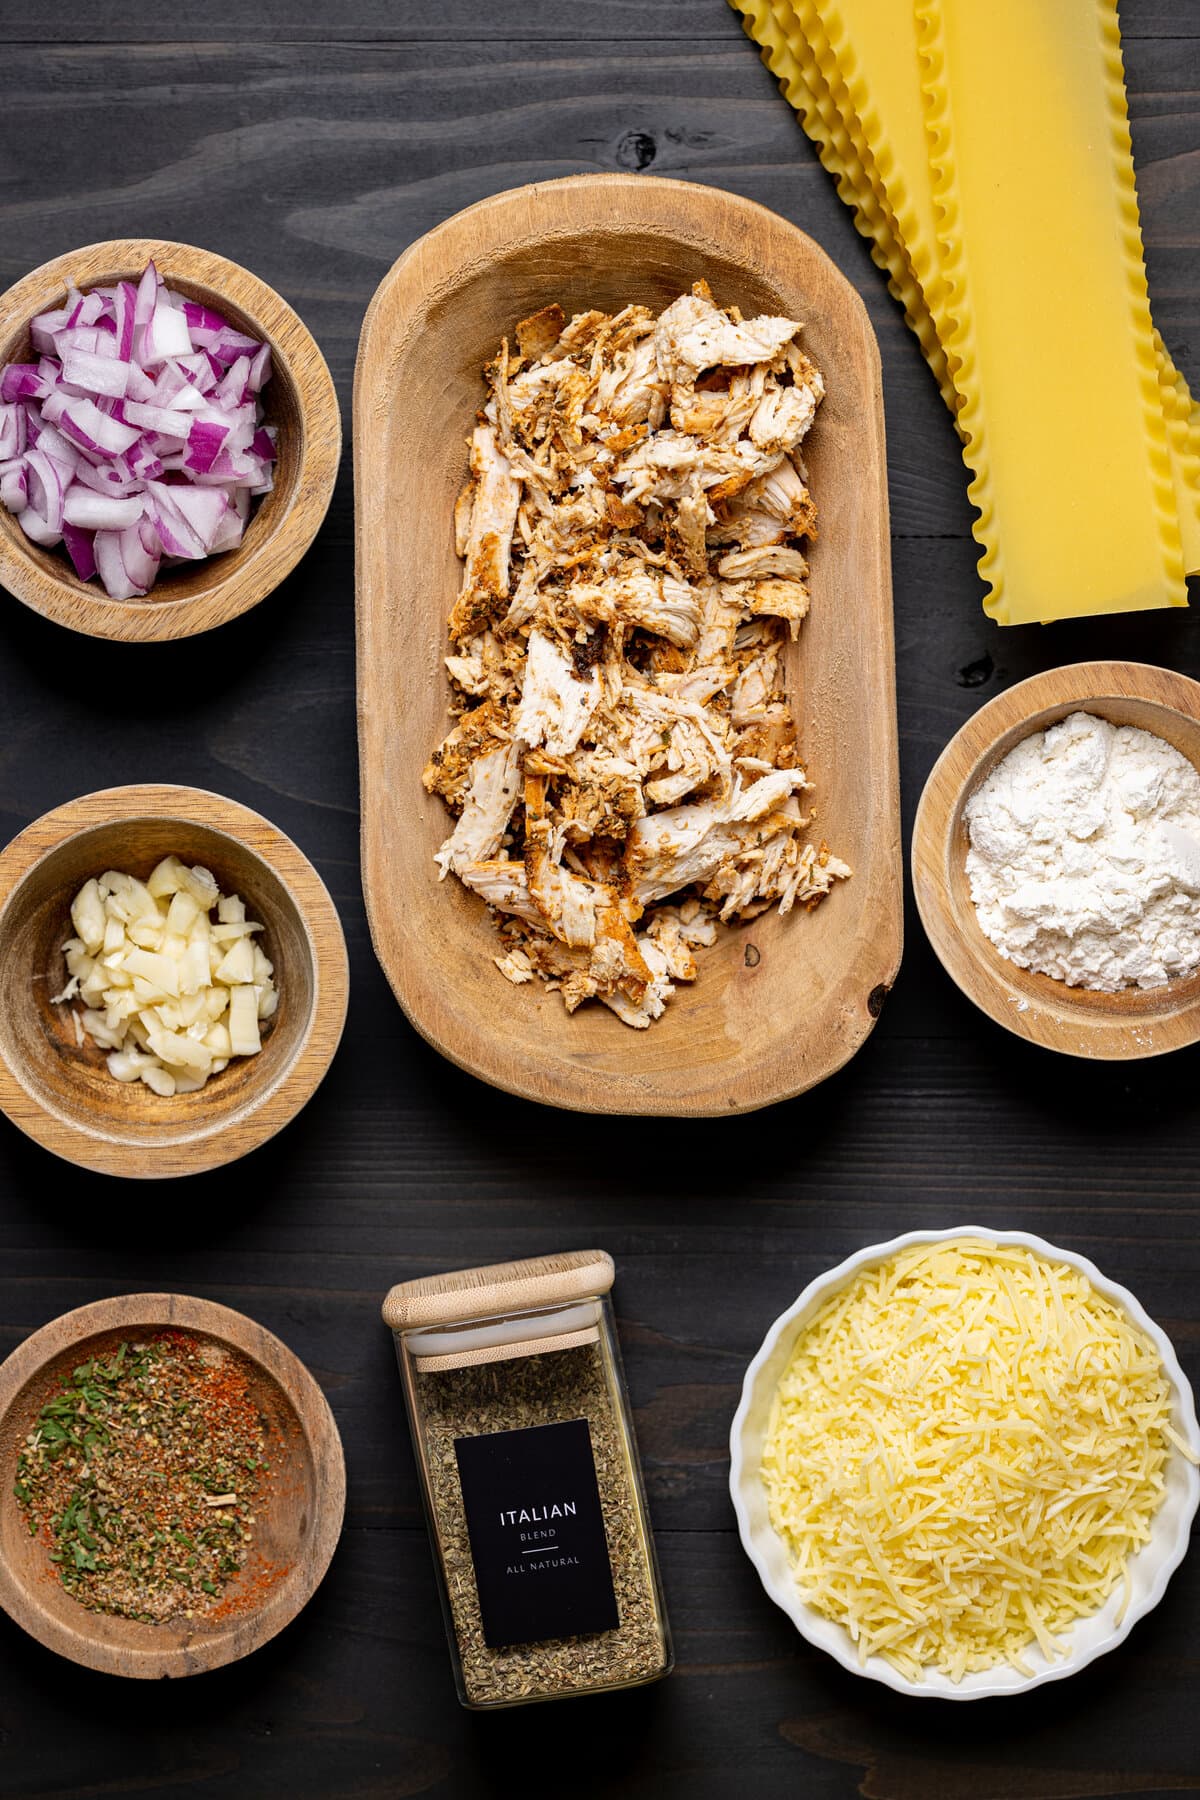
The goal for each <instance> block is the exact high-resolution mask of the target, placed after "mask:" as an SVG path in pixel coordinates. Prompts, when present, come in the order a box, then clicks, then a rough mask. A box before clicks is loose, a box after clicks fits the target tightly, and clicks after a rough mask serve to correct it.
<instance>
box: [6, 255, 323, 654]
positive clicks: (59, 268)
mask: <svg viewBox="0 0 1200 1800" xmlns="http://www.w3.org/2000/svg"><path fill="white" fill-rule="evenodd" d="M150 261H153V262H155V263H157V264H158V265H159V270H160V273H162V274H164V275H165V277H166V279H167V280H168V281H170V280H171V279H172V273H173V274H174V276H175V277H176V278H177V279H179V280H181V281H183V282H185V283H186V282H190V283H192V284H194V285H196V286H200V287H205V288H208V289H210V290H211V293H212V296H213V300H214V304H216V305H217V306H219V305H220V303H221V301H222V299H224V300H226V301H227V302H228V303H229V304H231V305H233V306H235V307H237V308H238V310H239V311H240V312H242V313H244V314H246V315H247V317H248V318H250V320H251V321H252V322H253V324H254V326H255V328H256V330H257V332H258V334H259V335H260V336H261V337H262V338H263V339H265V340H267V341H268V342H269V343H270V345H271V355H272V358H273V359H275V360H277V361H278V363H279V364H280V365H281V366H282V367H283V368H284V369H286V371H287V375H288V378H289V380H290V381H291V383H292V385H293V386H294V388H295V390H296V396H297V401H298V407H299V416H300V445H299V454H298V458H297V470H296V479H295V483H294V487H293V492H292V494H291V497H290V499H289V502H288V504H287V506H286V507H285V508H284V510H283V511H281V512H280V513H279V515H278V517H277V518H275V519H274V520H273V522H272V527H271V530H270V531H269V533H268V534H267V535H266V536H265V537H263V539H262V540H261V542H259V543H257V544H255V545H254V547H253V549H252V550H251V551H250V553H249V554H248V555H247V557H246V558H245V560H244V561H243V562H242V563H241V564H240V565H239V566H238V567H237V568H236V569H234V570H233V571H232V572H230V573H225V574H222V573H221V572H220V571H221V563H222V559H221V558H220V557H217V558H215V559H209V560H211V561H212V563H213V571H214V573H213V579H212V580H211V581H210V582H209V583H208V585H207V586H206V587H204V588H201V589H200V590H199V591H198V592H196V593H193V594H188V595H186V596H184V597H182V598H180V599H176V600H153V599H151V598H150V597H147V598H146V599H145V600H139V601H130V600H112V599H110V598H109V597H108V595H107V594H106V593H105V592H104V589H103V588H102V587H100V586H98V585H97V583H96V582H94V581H80V580H79V578H78V577H77V576H76V575H75V573H74V572H73V570H71V568H70V566H69V564H67V563H65V562H64V564H63V572H62V575H61V576H55V575H50V574H48V573H47V572H46V571H45V570H44V569H43V568H42V567H41V566H40V564H39V563H37V562H36V561H35V560H34V558H33V556H32V555H31V554H30V552H29V549H28V547H27V545H26V543H25V540H24V538H23V535H22V533H21V531H20V528H19V527H16V528H15V530H13V531H11V532H10V531H8V530H5V531H0V584H3V586H4V587H5V588H7V589H8V591H9V593H11V594H13V595H14V596H15V597H16V598H17V599H18V600H21V601H23V602H24V604H25V605H26V606H29V607H32V609H33V610H34V612H38V613H41V614H42V616H43V617H44V618H47V619H53V620H55V622H56V623H57V624H59V625H65V626H66V627H67V629H68V630H69V631H77V632H79V633H80V634H81V635H82V636H85V637H98V638H118V639H121V640H123V641H124V642H127V643H148V642H154V643H161V642H164V641H167V640H172V639H176V638H186V637H194V636H195V635H196V634H197V633H199V632H204V631H211V630H212V629H213V628H214V627H215V626H218V625H224V624H227V623H228V621H229V620H230V619H236V618H238V617H240V616H241V614H242V613H244V612H249V610H250V609H251V607H254V606H257V605H258V603H259V602H260V601H261V600H265V599H266V597H267V595H268V594H269V593H271V592H272V591H273V590H274V589H275V588H276V587H277V586H278V585H279V583H280V582H281V581H282V580H283V579H284V578H285V576H287V575H288V574H290V572H291V571H292V569H294V568H295V566H296V564H297V563H298V562H299V560H300V558H301V557H302V556H303V555H304V553H305V551H306V550H307V549H308V547H309V545H310V544H311V543H312V541H313V538H314V537H315V536H316V534H317V531H318V529H319V528H320V525H321V521H322V520H323V518H324V517H325V514H326V512H327V511H328V508H329V503H330V501H331V499H332V498H333V489H334V483H335V482H336V480H337V472H338V465H339V462H340V460H341V448H342V421H341V413H340V411H339V408H338V401H337V393H336V390H335V389H334V385H333V377H332V376H331V375H330V373H329V368H328V365H327V364H326V361H325V358H324V357H323V356H322V354H321V351H320V349H319V348H318V346H317V343H316V340H315V339H314V337H313V336H312V333H311V332H310V331H309V329H308V327H307V326H306V325H305V324H304V321H303V320H302V319H301V318H300V315H299V314H298V313H297V312H296V311H295V310H294V308H292V307H291V306H289V305H288V302H287V301H286V300H285V299H284V298H283V296H282V295H281V294H277V293H276V292H275V289H274V288H272V287H269V286H268V285H267V283H266V282H265V281H263V280H261V279H260V277H259V276H257V275H255V274H253V273H252V272H251V271H250V270H249V269H246V268H243V267H242V265H241V264H240V263H235V262H231V261H230V259H229V258H228V257H225V256H221V255H219V254H218V253H217V252H216V251H215V250H204V249H201V248H199V247H198V246H197V245H195V244H183V243H178V242H176V241H175V240H174V239H171V238H108V239H104V240H102V241H101V242H99V243H95V244H84V245H82V246H81V247H80V248H79V249H78V250H70V251H67V252H66V253H65V254H64V255H62V256H55V257H52V258H51V259H50V261H49V262H44V263H42V264H40V265H39V267H37V268H36V269H31V270H30V272H29V274H27V275H23V276H22V277H21V279H20V280H19V281H17V282H15V283H14V284H13V286H12V287H10V288H9V289H8V290H7V291H6V292H5V293H3V294H0V345H2V344H3V343H5V342H6V341H7V340H8V338H9V336H10V334H11V333H12V332H13V331H14V330H15V329H23V328H24V327H25V326H27V325H28V323H29V321H30V319H32V318H33V317H34V316H35V315H36V314H37V313H39V312H42V311H44V310H45V309H46V307H47V306H49V305H50V304H52V302H53V298H54V296H55V294H57V293H58V292H60V291H61V290H62V289H63V288H64V287H65V285H66V283H67V281H68V279H70V280H73V281H74V282H75V284H76V286H77V287H79V288H81V289H86V288H89V287H93V286H95V285H96V284H97V282H102V281H103V280H104V279H105V278H108V279H112V278H113V277H114V276H115V275H126V274H133V275H140V274H141V272H142V270H143V269H144V268H145V266H146V264H147V262H150ZM196 566H197V567H203V566H204V565H203V564H197V565H196ZM153 592H154V590H153V589H151V594H153Z"/></svg>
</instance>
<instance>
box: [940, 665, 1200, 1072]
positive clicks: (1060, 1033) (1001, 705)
mask: <svg viewBox="0 0 1200 1800" xmlns="http://www.w3.org/2000/svg"><path fill="white" fill-rule="evenodd" d="M1073 712H1089V713H1095V714H1097V715H1098V716H1099V717H1100V718H1104V719H1110V720H1111V721H1112V723H1113V724H1114V725H1137V726H1140V727H1141V729H1142V730H1143V731H1150V732H1153V733H1154V735H1155V736H1156V737H1160V738H1165V739H1166V741H1167V743H1169V744H1174V746H1175V748H1176V749H1177V750H1178V751H1180V752H1181V753H1182V754H1183V755H1184V756H1186V757H1187V759H1188V761H1189V762H1192V763H1195V764H1196V766H1197V767H1198V768H1200V683H1197V682H1194V681H1189V680H1188V678H1187V677H1186V676H1185V675H1176V674H1174V673H1173V672H1172V671H1171V670H1169V669H1156V668H1152V667H1151V666H1150V665H1148V664H1146V663H1132V662H1092V663H1076V664H1074V665H1073V666H1072V667H1069V668H1065V669H1050V670H1048V671H1047V673H1046V674H1044V675H1033V676H1031V677H1030V678H1029V680H1028V681H1021V682H1018V683H1017V685H1016V686H1015V687H1012V688H1009V689H1008V690H1007V691H1006V692H1005V693H1003V694H998V695H997V696H996V698H995V699H994V700H990V701H989V702H988V704H987V705H986V706H983V707H981V708H980V710H979V711H978V712H977V713H976V714H975V716H974V717H973V718H971V719H968V721H967V723H966V724H965V725H964V726H963V728H962V730H961V731H959V732H958V733H957V734H956V735H955V736H954V737H952V738H951V740H950V742H949V743H948V744H947V746H946V748H945V749H944V750H943V751H942V754H941V756H940V757H939V758H938V760H937V762H936V763H935V764H934V767H933V771H932V773H931V774H930V777H929V780H928V781H927V782H926V784H925V791H924V793H923V794H922V796H921V803H920V806H919V807H918V808H917V819H916V824H915V826H914V829H913V845H912V877H913V889H914V892H915V894H916V900H917V910H918V911H919V913H920V915H921V923H922V924H923V925H924V927H925V930H926V933H927V934H928V937H929V941H930V943H931V944H932V945H933V948H934V950H935V951H936V952H937V955H938V957H939V958H940V960H941V963H942V966H943V968H944V969H945V970H946V972H947V973H948V974H949V975H950V976H951V977H952V979H953V980H954V981H956V982H957V983H958V986H959V987H960V988H961V989H962V991H963V993H964V994H965V995H966V996H967V998H968V1000H973V1001H974V1002H975V1004H976V1006H978V1007H981V1008H982V1009H983V1011H984V1012H985V1013H987V1014H988V1016H989V1018H992V1019H995V1020H996V1022H997V1024H999V1025H1003V1026H1004V1027H1005V1029H1006V1030H1008V1031H1012V1032H1015V1033H1016V1035H1017V1036H1018V1037H1023V1038H1028V1039H1029V1041H1030V1042H1031V1043H1034V1044H1042V1045H1043V1046H1044V1047H1045V1048H1046V1049H1047V1050H1061V1051H1063V1052H1065V1054H1066V1055H1068V1056H1092V1057H1098V1058H1102V1059H1105V1060H1109V1061H1115V1060H1119V1059H1125V1058H1128V1059H1130V1060H1132V1059H1134V1058H1136V1057H1143V1056H1162V1055H1163V1054H1164V1053H1165V1052H1166V1051H1168V1050H1178V1049H1179V1048H1180V1047H1181V1045H1184V1044H1194V1043H1195V1042H1196V1041H1197V1039H1198V1038H1200V973H1198V974H1196V975H1192V976H1189V977H1188V978H1187V979H1186V980H1183V981H1170V982H1167V983H1166V985H1165V986H1163V987H1157V988H1125V989H1123V990H1122V991H1121V992H1120V993H1117V994H1101V993H1097V992H1095V991H1094V990H1092V989H1090V988H1075V987H1068V986H1067V985H1066V983H1065V982H1062V981H1056V980H1054V979H1053V978H1052V977H1051V976H1049V975H1036V974H1033V973H1032V972H1031V971H1030V970H1028V969H1021V968H1018V967H1017V965H1016V963H1014V962H1010V961H1009V960H1008V959H1007V957H1004V956H1001V954H1000V952H999V950H997V948H996V946H995V945H994V944H993V943H992V942H991V940H990V939H989V938H987V937H985V936H984V934H983V931H982V929H981V927H980V924H979V920H978V918H977V917H976V913H975V906H974V902H973V901H972V899H971V893H970V889H969V887H968V884H967V872H966V856H967V850H968V848H969V840H968V836H967V827H966V823H965V820H964V818H963V809H964V808H965V806H966V803H967V801H968V800H969V798H970V797H971V795H972V794H973V793H974V792H975V790H976V788H978V786H979V784H980V783H981V782H982V781H984V780H985V779H986V777H987V776H988V775H989V774H990V773H991V771H992V770H993V769H994V768H995V766H996V764H997V763H998V762H1000V761H1001V760H1002V759H1003V758H1004V757H1006V756H1007V755H1008V753H1009V751H1010V750H1012V749H1014V748H1015V746H1016V745H1017V744H1019V743H1020V742H1021V741H1022V739H1024V738H1027V737H1032V736H1033V734H1034V733H1035V732H1038V731H1045V730H1046V728H1047V727H1048V726H1050V725H1056V724H1057V723H1058V722H1059V720H1060V719H1065V718H1066V717H1067V715H1068V713H1073Z"/></svg>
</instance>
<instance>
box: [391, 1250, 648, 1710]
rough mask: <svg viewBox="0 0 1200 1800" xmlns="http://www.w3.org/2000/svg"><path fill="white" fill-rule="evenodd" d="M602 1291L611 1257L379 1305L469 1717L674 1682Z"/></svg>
mask: <svg viewBox="0 0 1200 1800" xmlns="http://www.w3.org/2000/svg"><path fill="white" fill-rule="evenodd" d="M612 1281H613V1263H612V1258H611V1257H610V1256H608V1255H606V1254H605V1252H604V1251H602V1250H582V1251H574V1252H572V1253H570V1254H569V1255H565V1256H542V1257H535V1258H532V1259H530V1260H529V1261H525V1262H510V1263H498V1264H495V1265H493V1266H492V1267H490V1268H482V1269H465V1270H462V1271H460V1272H458V1273H456V1274H449V1275H434V1276H429V1277H425V1278H423V1279H421V1280H418V1281H405V1282H401V1283H399V1285H398V1286H396V1287H394V1288H392V1290H391V1292H390V1293H389V1294H388V1296H387V1299H386V1300H385V1301H384V1304H383V1317H384V1321H385V1323H386V1324H388V1325H389V1326H390V1327H391V1328H392V1331H393V1333H394V1334H395V1338H396V1354H397V1358H398V1360H399V1363H400V1373H401V1377H402V1379H403V1383H404V1396H405V1401H406V1403H407V1407H408V1416H409V1422H410V1424H411V1426H412V1434H413V1443H414V1446H415V1449H416V1453H417V1463H418V1468H419V1471H420V1476H421V1486H422V1493H423V1497H424V1501H425V1510H426V1517H427V1520H428V1524H429V1531H430V1537H431V1539H432V1542H433V1548H434V1559H435V1562H436V1565H437V1569H438V1575H439V1580H440V1587H441V1596H442V1608H443V1612H444V1614H445V1619H446V1631H447V1636H448V1637H449V1640H450V1646H451V1654H452V1657H453V1660H454V1671H455V1679H456V1681H457V1684H458V1693H459V1698H460V1699H461V1701H462V1702H463V1704H464V1706H470V1707H477V1708H486V1707H496V1706H517V1705H521V1704H523V1703H525V1702H527V1701H532V1700H551V1699H555V1698H559V1697H561V1696H566V1695H570V1694H586V1693H600V1692H604V1691H605V1690H608V1689H613V1688H626V1687H637V1686H640V1685H641V1684H642V1683H644V1682H649V1681H656V1680H658V1678H659V1677H660V1676H663V1675H666V1674H668V1673H669V1671H670V1669H671V1666H672V1662H673V1655H672V1650H671V1637H670V1630H669V1628H668V1625H667V1617H666V1611H665V1608H664V1605H663V1596H662V1587H661V1583H660V1580H659V1573H658V1564H657V1560H656V1558H655V1554H654V1541H653V1538H652V1536H651V1532H650V1524H649V1520H648V1518H647V1515H646V1498H645V1494H644V1491H643V1488H642V1477H641V1470H640V1468H639V1465H638V1457H637V1446H636V1443H635V1441H634V1436H633V1427H632V1423H631V1420H630V1416H629V1399H628V1395H627V1394H626V1391H625V1383H624V1379H623V1376H622V1373H621V1360H620V1352H619V1350H618V1347H617V1341H616V1334H615V1331H614V1327H613V1313H612V1300H611V1295H610V1290H611V1288H612Z"/></svg>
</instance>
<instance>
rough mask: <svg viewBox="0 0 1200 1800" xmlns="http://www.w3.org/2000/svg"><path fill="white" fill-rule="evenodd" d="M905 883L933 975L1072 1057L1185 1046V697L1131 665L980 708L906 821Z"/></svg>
mask: <svg viewBox="0 0 1200 1800" xmlns="http://www.w3.org/2000/svg"><path fill="white" fill-rule="evenodd" d="M913 883H914V888H915V892H916V899H917V906H918V910H919V911H920V914H921V919H922V923H923V924H924V926H925V930H926V932H927V934H928V936H929V938H930V941H931V943H932V945H933V948H934V950H935V951H936V952H937V954H938V956H939V957H940V959H941V961H942V963H943V965H944V966H945V968H946V969H947V971H948V972H949V974H950V975H951V976H952V977H953V978H954V980H955V981H956V982H957V983H958V985H959V987H960V988H961V989H962V990H963V992H964V993H965V994H966V995H967V996H968V998H970V999H972V1000H974V1001H975V1002H976V1004H977V1005H979V1006H981V1007H982V1008H983V1010H984V1011H985V1012H987V1013H988V1014H990V1016H991V1017H992V1018H993V1019H995V1020H997V1022H998V1023H1000V1024H1002V1025H1004V1026H1006V1027H1007V1028H1008V1029H1010V1030H1012V1031H1015V1032H1016V1033H1017V1034H1018V1035H1020V1036H1023V1037H1027V1038H1030V1039H1032V1040H1034V1041H1035V1042H1038V1043H1041V1044H1043V1045H1045V1046H1046V1047H1048V1048H1050V1049H1055V1050H1062V1051H1066V1052H1068V1053H1070V1054H1074V1055H1080V1056H1092V1057H1103V1058H1127V1057H1140V1056H1153V1055H1158V1054H1161V1053H1162V1052H1164V1051H1167V1050H1172V1049H1176V1048H1178V1047H1180V1046H1181V1045H1182V1044H1186V1043H1192V1042H1194V1041H1196V1039H1197V1038H1198V1037H1200V684H1197V683H1196V682H1193V681H1190V680H1188V679H1187V678H1186V677H1185V676H1182V675H1176V674H1174V673H1173V672H1172V671H1169V670H1165V669H1156V668H1151V667H1149V666H1148V665H1145V664H1140V663H1113V662H1106V663H1080V664H1076V665H1074V666H1072V667H1068V668H1063V669H1054V670H1051V671H1049V672H1048V673H1046V674H1044V675H1036V676H1033V677H1032V678H1031V679H1030V680H1028V681H1024V682H1021V683H1019V684H1018V685H1017V686H1016V687H1013V688H1011V689H1009V690H1008V691H1007V692H1006V693H1003V694H1001V695H999V696H998V697H997V698H996V699H994V700H992V701H990V702H989V703H988V704H987V705H986V706H984V707H982V708H981V709H980V711H979V712H978V713H976V714H975V716H974V718H972V719H970V720H969V721H968V722H967V724H966V725H964V726H963V728H962V730H961V731H959V732H958V733H957V735H956V736H955V737H954V738H953V739H952V740H951V742H950V743H949V744H948V745H947V747H946V749H945V750H944V751H943V753H942V755H941V757H940V758H939V759H938V762H937V764H936V765H935V767H934V769H933V772H932V774H931V775H930V777H929V781H928V783H927V784H926V788H925V792H924V794H923V796H922V799H921V804H920V808H919V809H918V815H917V823H916V828H915V831H914V835H913Z"/></svg>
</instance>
